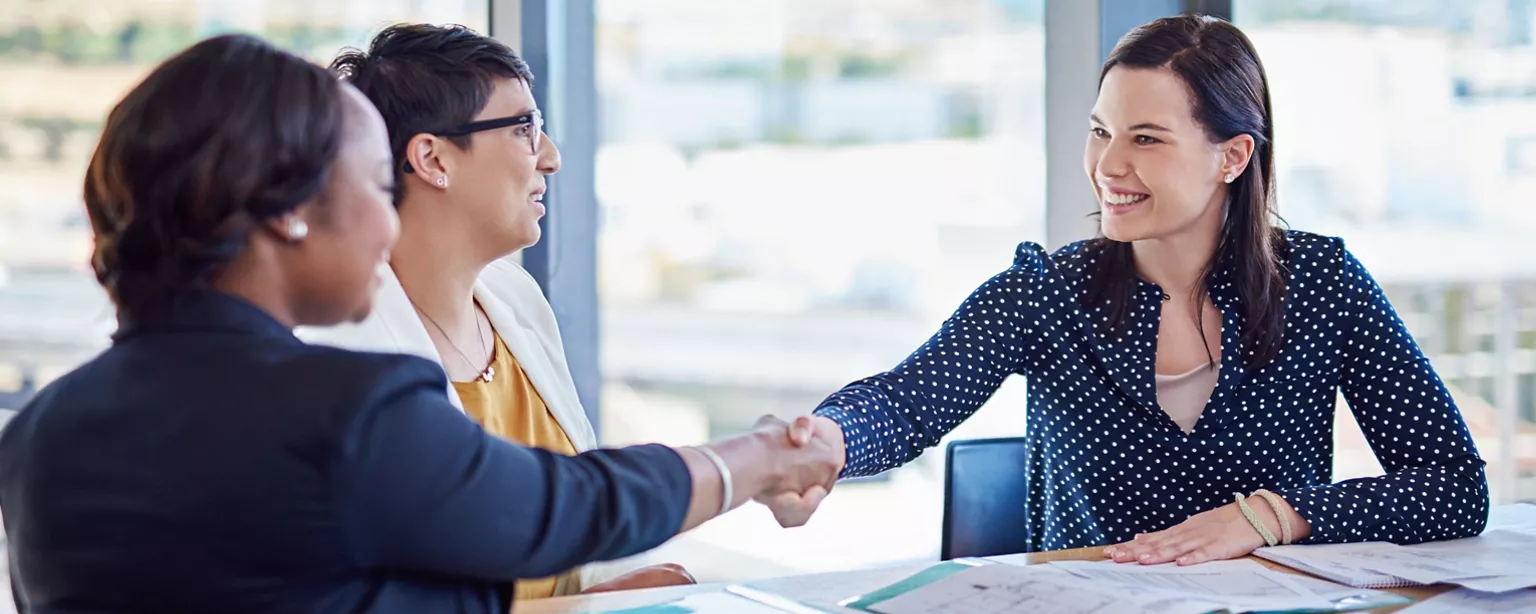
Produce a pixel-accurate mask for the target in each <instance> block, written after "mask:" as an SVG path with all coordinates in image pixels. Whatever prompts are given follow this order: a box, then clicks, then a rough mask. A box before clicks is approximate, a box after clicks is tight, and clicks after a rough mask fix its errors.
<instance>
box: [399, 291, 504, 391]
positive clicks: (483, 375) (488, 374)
mask: <svg viewBox="0 0 1536 614" xmlns="http://www.w3.org/2000/svg"><path fill="white" fill-rule="evenodd" d="M405 300H407V301H410V303H411V307H415V308H416V313H419V314H421V315H422V317H425V318H426V319H427V321H428V322H431V323H432V327H433V328H436V329H437V332H438V333H440V334H442V336H443V339H445V340H447V341H448V347H451V348H453V351H455V352H458V353H459V358H463V359H464V363H465V364H467V365H469V368H471V369H473V368H475V361H473V360H470V359H469V356H468V355H467V354H465V353H464V350H461V349H459V344H457V343H454V342H453V337H450V336H448V331H446V330H443V326H442V325H441V324H438V323H437V320H434V319H432V314H429V313H427V312H426V310H424V309H422V308H421V307H419V306H417V305H416V301H413V300H411V297H410V296H406V297H405ZM470 308H471V309H473V308H474V303H470ZM471 313H473V312H471ZM475 334H476V335H479V337H480V347H481V348H484V347H485V331H482V330H480V316H479V315H475ZM492 349H495V348H492ZM488 351H489V350H488ZM495 362H496V357H495V356H492V357H491V364H487V365H485V370H484V371H481V372H480V375H478V376H476V377H475V381H480V382H491V381H494V380H495V379H496V365H495Z"/></svg>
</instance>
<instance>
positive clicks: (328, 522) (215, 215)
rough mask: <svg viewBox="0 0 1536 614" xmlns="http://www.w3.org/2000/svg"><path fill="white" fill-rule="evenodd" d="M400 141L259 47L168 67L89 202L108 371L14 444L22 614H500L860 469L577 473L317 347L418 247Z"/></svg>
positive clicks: (417, 389) (762, 439) (329, 80)
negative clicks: (586, 571)
mask: <svg viewBox="0 0 1536 614" xmlns="http://www.w3.org/2000/svg"><path fill="white" fill-rule="evenodd" d="M389 151H390V150H389V143H388V140H387V137H386V135H385V129H384V125H383V122H382V120H381V119H380V118H379V115H378V113H377V111H376V110H374V108H373V106H372V105H371V104H370V103H369V102H368V101H367V99H366V98H365V97H363V96H362V95H361V94H360V93H358V92H357V91H356V90H355V89H353V88H351V87H350V86H347V85H344V84H341V83H339V82H338V81H337V80H336V79H335V78H334V77H332V76H330V75H329V74H327V73H326V71H325V70H324V69H322V68H320V67H318V66H314V65H311V64H309V63H308V62H305V61H304V60H302V59H301V58H298V57H296V56H293V55H290V54H288V53H284V52H282V51H279V50H277V49H274V48H272V47H270V46H268V45H267V44H265V43H263V42H261V41H259V40H256V39H253V38H250V37H246V36H225V37H219V38H214V39H209V40H207V41H204V42H202V43H199V44H197V45H195V46H193V47H192V48H190V49H189V50H187V51H185V52H183V53H182V54H180V55H178V56H176V57H174V58H172V59H170V60H168V61H167V62H166V63H164V64H162V65H161V66H160V67H158V68H157V69H156V70H155V71H154V72H152V73H151V74H150V75H149V76H148V77H147V78H146V79H145V81H144V82H143V83H141V84H140V85H139V86H138V87H136V88H135V89H134V90H133V91H132V92H130V93H129V94H128V96H127V97H126V98H125V99H124V100H123V101H122V102H121V103H120V104H119V105H117V107H116V108H114V109H113V111H112V113H111V115H110V116H109V117H108V120H107V123H106V127H105V129H104V131H103V134H102V138H101V141H100V143H99V145H98V147H97V150H96V154H95V157H94V158H93V160H92V161H91V164H90V168H89V170H88V176H87V178H86V185H85V201H86V205H87V208H88V210H89V214H90V219H91V223H92V226H93V228H94V230H95V233H96V241H95V254H94V257H93V265H94V267H95V271H96V275H97V278H98V279H99V280H100V282H101V283H102V285H103V286H105V287H106V289H107V290H108V292H109V294H110V295H111V297H112V299H113V301H114V303H115V304H116V306H117V309H118V320H119V329H118V331H117V333H116V334H115V336H114V343H113V345H112V347H111V348H110V349H109V350H107V351H106V352H105V353H103V354H102V355H101V356H100V357H98V358H96V359H95V360H92V361H90V362H89V363H87V364H85V365H84V366H82V367H80V368H79V369H77V370H75V371H73V372H71V373H69V374H68V375H66V376H64V377H63V378H61V379H59V380H58V381H56V382H54V383H53V384H51V385H49V386H48V387H47V388H45V389H44V390H42V391H41V392H40V393H39V394H38V396H37V397H36V398H35V399H34V400H33V401H32V402H31V403H29V404H28V405H27V406H26V407H25V408H23V410H22V411H21V413H20V414H19V415H18V416H17V417H16V418H15V419H14V420H13V421H12V422H11V424H10V425H8V426H7V428H6V429H5V430H4V432H3V434H0V506H3V508H4V519H5V528H6V533H7V535H8V536H9V538H10V540H11V550H10V556H11V560H12V565H11V573H12V576H13V589H14V590H15V592H16V597H17V602H18V605H19V606H20V609H21V610H22V611H24V612H49V613H52V612H83V611H89V612H106V611H156V612H169V611H199V612H242V611H253V612H254V611H263V612H265V611H305V612H412V613H415V612H445V611H452V612H495V613H498V614H500V613H503V612H506V611H507V608H508V607H510V603H509V601H510V597H509V588H510V582H511V581H512V580H514V579H517V578H523V577H539V576H547V575H551V574H554V573H557V572H560V571H562V570H565V569H569V568H571V567H573V566H576V565H579V564H582V563H586V562H589V561H594V560H604V559H613V558H617V557H622V556H626V555H630V554H633V553H636V552H639V551H642V550H645V549H647V548H651V547H653V546H656V545H658V544H660V543H661V542H662V541H664V540H666V539H667V538H669V537H671V536H672V535H674V534H676V533H677V532H679V531H681V530H686V529H688V528H691V527H693V526H694V525H697V524H698V523H700V522H703V521H704V520H706V519H708V518H710V517H712V516H714V515H716V514H718V513H721V512H722V511H724V510H727V509H730V508H731V507H732V506H734V505H737V504H740V503H742V502H744V501H745V500H746V499H748V498H750V497H754V496H761V495H766V494H773V493H793V494H792V496H801V495H804V496H806V498H807V500H808V501H809V502H811V503H812V504H813V503H814V501H815V500H816V498H818V497H819V496H820V494H822V493H824V492H825V488H827V487H829V486H830V482H831V480H833V479H834V478H835V476H836V474H837V471H838V470H839V469H840V467H841V456H840V455H837V454H834V453H833V449H832V448H830V447H829V446H826V445H819V444H815V443H812V442H808V441H805V439H806V438H807V437H808V430H807V424H808V421H803V422H801V423H800V424H799V429H798V430H791V431H790V432H789V433H788V434H787V435H786V431H785V429H783V428H765V429H763V430H759V431H757V432H754V433H751V434H749V435H745V436H742V437H738V438H736V439H730V440H726V441H723V442H719V443H715V444H711V445H709V446H699V447H694V448H682V449H675V450H674V449H671V448H667V447H663V446H656V445H648V446H636V447H631V448H625V449H620V450H595V451H590V452H587V453H584V454H581V455H578V456H575V457H564V456H560V455H557V454H552V453H547V452H542V451H538V450H533V449H528V448H523V447H518V446H515V445H512V444H509V443H506V442H504V441H502V440H499V439H497V438H495V437H492V436H489V435H487V434H486V433H485V432H484V431H482V430H481V429H480V428H479V427H477V426H476V425H475V424H473V423H472V422H470V421H469V420H468V419H467V418H465V417H464V416H463V414H461V413H460V412H459V411H458V410H457V409H455V408H454V407H453V405H451V404H450V403H449V402H448V400H447V398H446V396H445V393H444V389H445V387H446V382H445V379H444V375H443V372H442V370H441V369H440V368H439V367H438V366H437V365H435V364H434V363H432V362H430V361H426V360H423V359H419V358H414V357H407V356H400V355H385V354H364V353H354V352H348V351H343V350H338V349H333V348H325V347H318V346H310V345H306V344H304V343H303V342H301V341H299V340H298V339H296V338H295V337H294V336H293V333H292V330H293V328H294V327H295V326H299V325H331V324H336V323H338V322H342V321H355V320H358V319H360V318H362V317H364V316H366V315H367V313H368V311H369V307H370V301H371V294H372V292H373V290H374V288H375V287H376V286H377V283H378V279H377V277H376V275H375V271H376V270H377V267H379V266H382V265H383V264H384V259H385V257H386V256H387V255H388V254H389V251H390V247H391V244H392V243H393V242H394V240H395V236H396V233H397V230H398V227H397V220H396V218H395V216H394V211H393V208H392V207H391V206H390V193H391V190H392V188H393V186H392V185H391V183H392V181H393V173H392V172H391V169H392V167H393V162H392V160H391V158H390V153H389Z"/></svg>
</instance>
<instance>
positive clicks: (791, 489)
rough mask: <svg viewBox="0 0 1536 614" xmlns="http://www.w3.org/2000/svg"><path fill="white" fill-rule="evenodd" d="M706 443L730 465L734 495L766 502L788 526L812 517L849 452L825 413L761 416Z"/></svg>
mask: <svg viewBox="0 0 1536 614" xmlns="http://www.w3.org/2000/svg"><path fill="white" fill-rule="evenodd" d="M707 447H708V448H709V449H710V450H712V451H714V452H715V453H717V454H718V456H719V458H720V459H722V462H724V463H725V465H727V466H728V467H729V470H730V471H729V474H730V475H731V484H732V491H733V494H734V495H735V496H733V497H732V498H733V499H736V500H737V501H742V500H745V499H747V498H751V499H753V500H756V501H757V502H759V503H762V504H763V505H766V506H768V509H770V510H772V511H773V517H774V519H775V520H777V521H778V522H779V525H780V526H784V527H798V526H800V525H803V524H805V522H806V521H807V520H809V519H810V517H811V514H813V513H815V512H816V508H817V506H819V505H821V500H822V499H824V498H826V496H827V493H828V492H830V491H831V490H832V485H833V484H834V483H836V482H837V477H838V475H839V474H841V473H842V470H843V463H844V460H845V458H846V454H847V452H846V451H845V449H844V447H843V430H842V428H841V427H839V426H838V425H837V423H836V422H833V421H832V420H830V419H828V418H824V417H821V416H801V417H799V418H795V420H794V421H793V422H785V421H783V420H780V419H778V418H775V417H773V416H763V417H762V418H760V419H758V421H757V424H756V425H754V428H753V430H752V431H751V432H749V433H746V434H743V435H740V436H737V437H732V438H729V439H725V440H722V441H717V442H715V443H712V444H709V445H708V446H707Z"/></svg>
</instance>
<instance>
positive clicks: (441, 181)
mask: <svg viewBox="0 0 1536 614" xmlns="http://www.w3.org/2000/svg"><path fill="white" fill-rule="evenodd" d="M437 187H439V188H446V187H448V178H447V177H444V176H442V175H438V176H437Z"/></svg>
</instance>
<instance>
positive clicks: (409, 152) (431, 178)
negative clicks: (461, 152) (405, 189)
mask: <svg viewBox="0 0 1536 614" xmlns="http://www.w3.org/2000/svg"><path fill="white" fill-rule="evenodd" d="M450 149H452V143H449V142H448V140H447V139H444V138H442V137H439V136H434V135H431V134H427V133H421V134H418V135H416V136H413V137H411V140H409V141H407V142H406V143H405V160H403V162H404V163H406V164H409V165H410V168H411V171H412V172H410V173H406V175H405V176H406V177H407V178H410V177H414V178H415V179H416V180H418V181H421V182H424V183H426V184H427V185H430V186H432V187H436V188H441V187H446V183H447V181H448V175H449V174H450V169H451V167H452V166H453V160H452V155H451V152H450V151H449V150H450ZM407 180H409V179H407Z"/></svg>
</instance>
